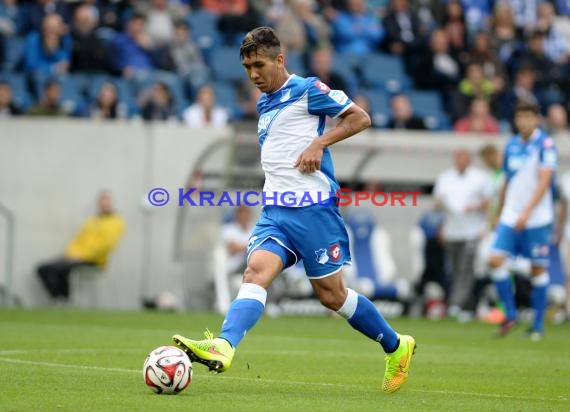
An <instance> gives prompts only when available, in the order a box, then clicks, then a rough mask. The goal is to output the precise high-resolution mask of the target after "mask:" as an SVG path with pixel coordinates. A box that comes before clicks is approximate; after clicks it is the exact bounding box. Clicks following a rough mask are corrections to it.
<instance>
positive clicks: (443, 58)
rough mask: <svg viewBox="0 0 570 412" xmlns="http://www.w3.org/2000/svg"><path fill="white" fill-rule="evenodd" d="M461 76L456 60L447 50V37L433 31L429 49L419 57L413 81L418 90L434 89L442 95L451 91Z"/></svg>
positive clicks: (443, 33) (442, 32) (439, 31)
mask: <svg viewBox="0 0 570 412" xmlns="http://www.w3.org/2000/svg"><path fill="white" fill-rule="evenodd" d="M460 74H461V66H460V65H459V61H458V60H457V58H456V57H455V56H454V55H453V54H452V53H451V52H450V50H449V42H448V40H447V35H446V34H445V32H444V31H442V30H435V31H434V32H433V33H432V35H431V39H430V47H429V49H427V50H425V51H424V53H423V55H422V56H421V57H420V61H419V63H418V66H417V70H416V71H415V76H414V80H415V83H416V86H417V87H418V88H420V89H436V90H439V91H441V92H442V93H444V94H445V93H448V92H450V91H452V90H453V89H454V88H455V86H456V85H457V82H458V81H459V78H460V77H459V76H460Z"/></svg>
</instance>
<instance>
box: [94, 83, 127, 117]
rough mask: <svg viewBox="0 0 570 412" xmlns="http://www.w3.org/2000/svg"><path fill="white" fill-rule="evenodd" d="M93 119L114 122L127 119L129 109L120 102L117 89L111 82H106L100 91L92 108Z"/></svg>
mask: <svg viewBox="0 0 570 412" xmlns="http://www.w3.org/2000/svg"><path fill="white" fill-rule="evenodd" d="M90 117H91V118H92V119H101V120H111V119H112V120H114V119H123V118H126V117H127V108H126V107H124V104H122V103H120V102H119V96H118V93H117V88H116V87H115V85H114V84H113V83H111V82H106V83H104V84H103V85H102V86H101V89H100V90H99V96H98V97H97V100H96V101H95V103H94V104H93V106H92V107H91V111H90Z"/></svg>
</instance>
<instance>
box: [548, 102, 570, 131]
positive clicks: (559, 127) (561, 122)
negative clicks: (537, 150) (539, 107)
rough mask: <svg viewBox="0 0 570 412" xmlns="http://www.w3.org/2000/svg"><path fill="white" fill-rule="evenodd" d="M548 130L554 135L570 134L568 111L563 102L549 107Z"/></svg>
mask: <svg viewBox="0 0 570 412" xmlns="http://www.w3.org/2000/svg"><path fill="white" fill-rule="evenodd" d="M546 130H547V131H548V134H549V135H550V136H552V137H557V136H565V137H568V135H569V134H570V130H569V129H568V112H567V111H566V109H565V108H564V106H562V105H561V104H553V105H551V106H550V107H549V108H548V116H547V118H546Z"/></svg>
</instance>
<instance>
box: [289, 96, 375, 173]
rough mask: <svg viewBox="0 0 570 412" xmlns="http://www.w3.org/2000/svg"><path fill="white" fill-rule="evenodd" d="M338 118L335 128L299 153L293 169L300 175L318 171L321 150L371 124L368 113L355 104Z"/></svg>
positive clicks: (321, 154)
mask: <svg viewBox="0 0 570 412" xmlns="http://www.w3.org/2000/svg"><path fill="white" fill-rule="evenodd" d="M339 117H340V118H341V120H340V122H338V124H337V125H336V127H335V128H333V129H331V130H329V131H328V132H326V133H324V134H323V135H321V136H320V137H318V138H316V139H314V140H313V141H312V143H311V144H310V145H309V147H307V149H305V150H304V151H303V153H301V155H300V156H299V158H298V159H297V161H296V162H295V167H298V168H299V171H300V172H301V173H313V172H315V171H317V170H320V168H321V159H322V157H323V150H325V149H326V148H327V147H329V146H331V145H333V144H335V143H337V142H340V141H341V140H344V139H347V138H349V137H350V136H354V135H355V134H357V133H359V132H361V131H363V130H364V129H367V128H368V127H370V125H371V124H372V122H371V120H370V116H369V115H368V113H366V112H365V111H364V110H363V109H362V108H361V107H360V106H357V105H356V104H352V105H351V106H350V107H349V108H348V109H346V111H345V112H344V113H342V114H341V115H340V116H339Z"/></svg>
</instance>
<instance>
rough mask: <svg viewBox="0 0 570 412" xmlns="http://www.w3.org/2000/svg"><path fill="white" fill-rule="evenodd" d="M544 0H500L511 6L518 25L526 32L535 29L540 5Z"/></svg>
mask: <svg viewBox="0 0 570 412" xmlns="http://www.w3.org/2000/svg"><path fill="white" fill-rule="evenodd" d="M543 1H544V0H499V4H501V3H505V4H508V5H510V6H511V8H512V10H513V15H514V19H515V24H516V26H517V27H518V28H519V29H521V30H523V31H524V32H531V31H532V30H534V27H535V26H536V22H537V10H538V5H539V4H540V3H541V2H543Z"/></svg>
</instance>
